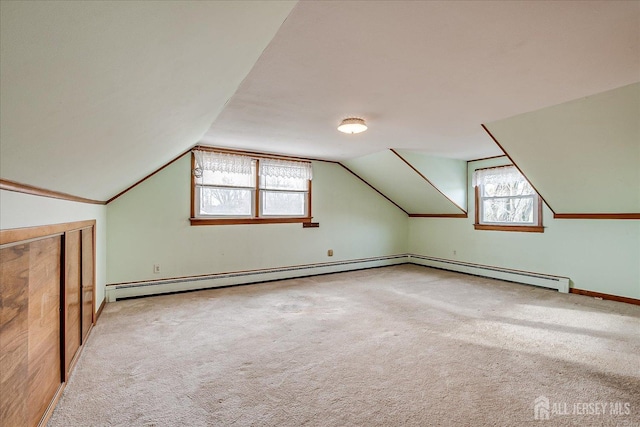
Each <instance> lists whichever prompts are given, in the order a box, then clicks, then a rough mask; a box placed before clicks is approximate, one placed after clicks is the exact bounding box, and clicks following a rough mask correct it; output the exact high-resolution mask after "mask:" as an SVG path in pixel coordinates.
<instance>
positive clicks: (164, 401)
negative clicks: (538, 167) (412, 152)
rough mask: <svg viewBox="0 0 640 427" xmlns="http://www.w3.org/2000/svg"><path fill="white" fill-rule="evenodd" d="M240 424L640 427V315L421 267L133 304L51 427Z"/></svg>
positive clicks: (105, 324)
mask: <svg viewBox="0 0 640 427" xmlns="http://www.w3.org/2000/svg"><path fill="white" fill-rule="evenodd" d="M539 397H540V399H539V402H538V403H539V406H538V409H539V412H538V415H539V416H544V415H545V408H547V405H546V404H547V402H546V401H545V399H548V410H549V417H550V418H549V420H547V421H540V420H536V419H535V418H534V415H535V414H534V401H535V400H536V399H537V398H539ZM596 411H597V413H596ZM565 412H566V414H565ZM601 412H604V413H601ZM229 425H233V426H248V425H255V426H302V425H305V426H429V425H442V426H447V425H451V426H520V425H536V426H538V425H549V426H552V425H576V426H591V425H593V426H605V425H612V426H613V425H619V426H637V425H640V306H633V305H629V304H624V303H616V302H611V301H601V300H595V299H593V298H589V297H584V296H579V295H572V294H571V295H567V294H560V293H558V292H555V291H551V290H545V289H539V288H534V287H529V286H525V285H517V284H513V283H507V282H500V281H496V280H491V279H483V278H478V277H473V276H467V275H461V274H457V273H451V272H445V271H440V270H434V269H429V268H426V267H419V266H413V265H402V266H395V267H385V268H378V269H371V270H363V271H356V272H349V273H340V274H333V275H326V276H318V277H311V278H304V279H295V280H285V281H280V282H271V283H264V284H259V285H251V286H242V287H235V288H226V289H217V290H216V289H214V290H207V291H199V292H192V293H185V294H178V295H167V296H158V297H151V298H142V299H135V300H127V301H120V302H116V303H112V304H109V305H107V307H106V308H105V310H104V312H103V314H102V317H101V318H100V320H99V322H98V324H97V326H96V327H95V328H94V330H93V332H92V335H91V337H90V339H89V341H88V342H87V344H86V348H85V349H84V352H83V354H82V357H81V358H80V360H79V362H78V365H77V367H76V370H75V373H74V374H73V376H72V378H71V380H70V382H69V384H68V386H67V388H66V390H65V392H64V395H63V396H62V398H61V400H60V402H59V404H58V407H57V408H56V410H55V412H54V415H53V417H52V419H51V420H50V422H49V426H50V427H54V426H65V427H70V426H229Z"/></svg>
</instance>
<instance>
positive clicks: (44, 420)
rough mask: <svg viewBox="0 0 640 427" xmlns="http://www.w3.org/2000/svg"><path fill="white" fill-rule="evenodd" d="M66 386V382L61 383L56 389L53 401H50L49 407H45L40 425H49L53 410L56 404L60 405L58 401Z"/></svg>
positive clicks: (39, 426)
mask: <svg viewBox="0 0 640 427" xmlns="http://www.w3.org/2000/svg"><path fill="white" fill-rule="evenodd" d="M66 386H67V383H66V382H63V383H60V385H59V386H58V389H57V390H56V393H55V394H54V395H53V399H51V402H49V405H48V406H47V409H45V411H44V414H42V418H40V422H38V427H44V426H46V425H47V423H48V422H49V420H50V419H51V416H52V415H53V411H54V410H55V409H56V406H57V405H58V401H59V400H60V397H62V392H63V391H64V388H65V387H66Z"/></svg>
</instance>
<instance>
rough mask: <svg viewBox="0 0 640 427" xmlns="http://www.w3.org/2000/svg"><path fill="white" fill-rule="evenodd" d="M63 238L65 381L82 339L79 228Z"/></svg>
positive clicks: (67, 233)
mask: <svg viewBox="0 0 640 427" xmlns="http://www.w3.org/2000/svg"><path fill="white" fill-rule="evenodd" d="M64 240H65V256H64V271H65V273H64V274H65V281H64V305H63V307H64V368H65V370H64V372H65V381H67V380H68V379H69V374H70V373H71V369H72V367H73V366H72V364H73V363H74V357H75V355H76V353H77V352H78V349H79V348H80V343H81V341H82V339H81V336H82V329H81V328H82V317H81V316H82V308H81V300H82V296H81V263H80V260H81V234H80V230H76V231H70V232H66V233H65V234H64Z"/></svg>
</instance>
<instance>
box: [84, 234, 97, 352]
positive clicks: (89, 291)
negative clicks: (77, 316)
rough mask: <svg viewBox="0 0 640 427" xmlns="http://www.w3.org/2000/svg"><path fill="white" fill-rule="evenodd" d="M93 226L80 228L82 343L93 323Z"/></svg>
mask: <svg viewBox="0 0 640 427" xmlns="http://www.w3.org/2000/svg"><path fill="white" fill-rule="evenodd" d="M93 254H94V251H93V227H92V228H85V229H83V230H82V344H84V342H85V341H86V339H87V335H88V334H89V330H90V329H91V325H93V313H94V311H95V309H94V302H93V301H94V298H93V295H94V289H95V286H94V280H95V273H94V268H93V267H94V258H93Z"/></svg>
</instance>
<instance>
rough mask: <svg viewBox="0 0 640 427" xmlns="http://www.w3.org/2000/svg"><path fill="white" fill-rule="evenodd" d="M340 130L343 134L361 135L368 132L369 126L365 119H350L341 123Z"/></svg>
mask: <svg viewBox="0 0 640 427" xmlns="http://www.w3.org/2000/svg"><path fill="white" fill-rule="evenodd" d="M338 130H339V131H340V132H343V133H351V134H353V133H360V132H364V131H365V130H367V124H366V123H365V122H364V119H361V118H358V117H349V118H348V119H344V120H343V121H342V122H341V123H340V126H338Z"/></svg>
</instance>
